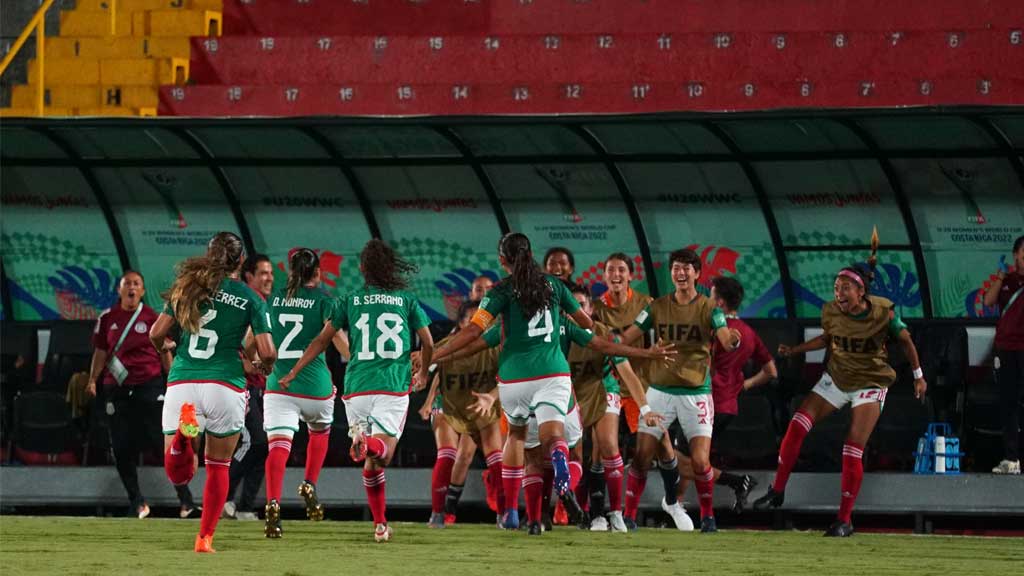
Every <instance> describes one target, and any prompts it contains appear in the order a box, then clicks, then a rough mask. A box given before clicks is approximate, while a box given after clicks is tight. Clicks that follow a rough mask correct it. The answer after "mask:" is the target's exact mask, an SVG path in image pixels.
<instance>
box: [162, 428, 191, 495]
mask: <svg viewBox="0 0 1024 576" xmlns="http://www.w3.org/2000/svg"><path fill="white" fill-rule="evenodd" d="M195 456H196V454H195V452H194V451H193V450H192V442H191V441H190V440H189V439H188V438H186V437H185V436H184V435H182V433H181V432H180V431H178V432H175V433H174V439H173V440H171V445H170V447H169V448H168V449H167V450H166V451H165V452H164V472H166V473H167V478H168V479H169V480H170V481H171V484H174V485H175V486H181V485H184V484H188V483H189V482H190V481H191V480H192V477H193V476H194V475H195V473H196V469H195Z"/></svg>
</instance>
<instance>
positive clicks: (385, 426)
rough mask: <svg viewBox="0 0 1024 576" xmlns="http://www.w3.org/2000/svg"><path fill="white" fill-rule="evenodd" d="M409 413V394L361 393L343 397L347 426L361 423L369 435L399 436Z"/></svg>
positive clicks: (350, 426)
mask: <svg viewBox="0 0 1024 576" xmlns="http://www.w3.org/2000/svg"><path fill="white" fill-rule="evenodd" d="M408 413H409V395H408V394H403V395H401V396H394V395H391V394H362V395H359V396H352V397H351V398H346V399H345V415H346V416H347V417H348V426H349V428H352V427H354V426H356V425H362V426H365V427H366V428H367V430H368V431H369V434H370V435H374V434H387V435H388V436H391V437H394V438H396V439H397V438H401V437H402V431H403V430H405V417H406V415H408Z"/></svg>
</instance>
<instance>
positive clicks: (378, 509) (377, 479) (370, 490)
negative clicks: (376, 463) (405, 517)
mask: <svg viewBox="0 0 1024 576" xmlns="http://www.w3.org/2000/svg"><path fill="white" fill-rule="evenodd" d="M363 486H364V487H365V488H366V502H367V503H368V504H369V505H370V514H371V515H373V523H374V524H387V523H388V519H387V518H386V517H385V516H384V510H385V508H387V496H386V495H385V490H384V489H385V488H386V487H387V479H385V478H384V471H383V470H366V469H365V468H364V469H363Z"/></svg>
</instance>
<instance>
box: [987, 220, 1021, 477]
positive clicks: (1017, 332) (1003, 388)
mask: <svg viewBox="0 0 1024 576" xmlns="http://www.w3.org/2000/svg"><path fill="white" fill-rule="evenodd" d="M1013 264H1014V269H1013V270H1012V271H1010V270H1000V271H999V277H998V278H996V281H995V282H993V283H992V286H990V287H989V289H988V291H987V292H985V306H994V305H996V304H998V305H999V312H1000V315H999V323H998V324H996V343H995V344H996V359H995V366H996V380H997V382H998V383H999V390H1000V399H1001V402H1000V404H1002V406H1003V449H1004V451H1005V455H1006V457H1005V458H1004V459H1003V461H1002V462H1000V463H999V465H998V466H996V467H995V468H993V469H992V472H993V473H995V474H1020V403H1021V396H1022V395H1024V236H1021V237H1019V238H1017V240H1016V241H1015V242H1014V243H1013Z"/></svg>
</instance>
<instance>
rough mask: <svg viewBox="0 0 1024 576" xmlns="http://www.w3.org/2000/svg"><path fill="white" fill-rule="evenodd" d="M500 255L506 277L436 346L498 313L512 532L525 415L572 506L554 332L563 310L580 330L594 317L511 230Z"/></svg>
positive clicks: (564, 399)
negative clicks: (534, 419)
mask: <svg viewBox="0 0 1024 576" xmlns="http://www.w3.org/2000/svg"><path fill="white" fill-rule="evenodd" d="M498 258H499V260H500V262H501V265H502V267H503V268H504V269H505V270H506V271H507V272H508V273H509V276H508V277H506V278H505V279H503V280H502V281H501V282H499V283H498V284H497V285H496V286H495V287H494V288H493V289H492V290H491V292H490V293H488V295H487V297H485V298H484V300H483V301H482V302H481V303H480V309H479V310H477V312H476V314H475V315H474V316H473V319H472V321H471V323H470V325H469V326H467V327H466V328H465V329H463V330H461V331H459V333H458V334H456V335H455V336H453V337H452V339H451V340H450V341H449V342H448V343H447V344H446V345H445V346H444V347H443V348H441V349H440V350H439V351H438V359H439V360H441V359H444V358H445V357H447V356H448V355H450V354H451V353H452V352H455V351H457V350H459V349H460V348H462V347H464V346H466V345H467V344H469V343H471V342H472V341H474V340H476V339H477V338H478V337H479V336H480V335H481V334H482V333H483V331H484V330H485V329H486V328H487V327H488V326H489V325H490V324H491V322H492V321H493V320H494V318H495V317H496V316H498V315H501V316H502V324H501V326H502V336H503V338H504V346H503V347H502V350H501V353H500V355H499V358H498V393H499V396H500V398H501V406H502V410H504V412H505V415H506V416H507V417H508V423H509V439H508V441H507V442H506V443H505V449H504V453H503V459H502V479H503V486H504V493H505V511H504V517H503V522H502V525H503V526H504V527H505V528H506V529H517V528H518V527H519V510H518V508H519V490H520V488H521V487H522V482H523V458H524V455H523V445H524V443H525V441H526V427H527V424H528V423H529V418H530V413H531V412H536V416H537V421H538V424H539V426H540V433H539V436H540V441H541V444H542V445H543V450H544V453H545V454H550V455H551V460H552V464H553V467H554V470H555V484H556V488H557V490H558V494H559V497H560V498H562V499H563V500H567V499H572V502H571V505H570V504H568V503H567V505H566V508H567V509H569V510H573V509H578V504H576V502H575V498H574V495H573V493H572V491H571V490H570V489H569V484H570V478H569V464H568V461H569V446H568V444H566V442H565V438H564V424H565V414H566V411H567V410H568V408H569V397H570V395H571V393H572V385H571V383H570V381H569V365H568V363H567V362H566V360H565V356H564V355H563V354H562V351H561V349H560V346H559V341H558V335H559V334H560V330H561V326H562V318H561V311H562V310H563V309H564V310H566V312H568V313H569V314H570V315H572V317H573V319H575V320H576V321H577V323H578V324H580V325H581V326H583V327H584V328H590V326H591V325H592V322H591V320H590V317H589V316H587V315H586V313H584V312H583V311H581V310H580V309H579V304H577V303H576V301H575V300H573V298H572V296H571V295H570V294H569V291H568V290H566V289H565V286H564V285H562V283H561V282H558V281H557V280H556V279H555V278H553V277H551V276H547V275H545V274H544V273H543V272H541V269H540V267H539V266H537V263H536V261H534V259H533V251H532V250H531V248H530V241H529V239H528V238H527V237H526V236H525V235H523V234H520V233H510V234H506V235H505V236H504V237H502V239H501V241H500V242H499V244H498Z"/></svg>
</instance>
